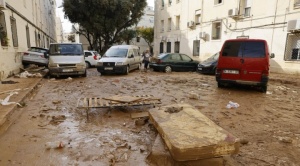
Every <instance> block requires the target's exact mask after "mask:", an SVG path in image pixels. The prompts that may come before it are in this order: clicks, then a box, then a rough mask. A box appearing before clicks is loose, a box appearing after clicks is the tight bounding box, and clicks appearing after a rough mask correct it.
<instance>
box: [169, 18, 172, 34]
mask: <svg viewBox="0 0 300 166" xmlns="http://www.w3.org/2000/svg"><path fill="white" fill-rule="evenodd" d="M171 30H172V18H168V31H171Z"/></svg>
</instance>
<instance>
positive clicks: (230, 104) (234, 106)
mask: <svg viewBox="0 0 300 166" xmlns="http://www.w3.org/2000/svg"><path fill="white" fill-rule="evenodd" d="M239 106H240V105H239V104H238V103H235V102H232V101H229V103H228V104H227V106H226V108H238V107H239Z"/></svg>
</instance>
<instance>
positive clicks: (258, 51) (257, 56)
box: [240, 41, 268, 82]
mask: <svg viewBox="0 0 300 166" xmlns="http://www.w3.org/2000/svg"><path fill="white" fill-rule="evenodd" d="M241 65H242V67H241V73H240V75H241V80H243V81H252V82H260V81H261V78H262V74H263V72H264V71H266V70H267V69H266V68H268V60H267V57H266V43H265V42H264V41H245V42H243V45H242V61H241Z"/></svg>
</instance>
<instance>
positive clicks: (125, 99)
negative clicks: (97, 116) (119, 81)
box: [103, 95, 140, 103]
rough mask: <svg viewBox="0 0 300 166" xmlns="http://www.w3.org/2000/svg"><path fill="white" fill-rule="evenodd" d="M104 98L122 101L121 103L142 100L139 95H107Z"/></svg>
mask: <svg viewBox="0 0 300 166" xmlns="http://www.w3.org/2000/svg"><path fill="white" fill-rule="evenodd" d="M103 99H106V100H111V101H116V102H121V103H129V102H133V101H136V100H140V98H139V97H134V96H118V95H116V96H111V97H105V98H103Z"/></svg>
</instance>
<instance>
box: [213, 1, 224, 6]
mask: <svg viewBox="0 0 300 166" xmlns="http://www.w3.org/2000/svg"><path fill="white" fill-rule="evenodd" d="M221 3H223V0H215V5H219V4H221Z"/></svg>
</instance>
